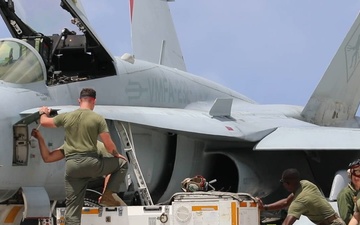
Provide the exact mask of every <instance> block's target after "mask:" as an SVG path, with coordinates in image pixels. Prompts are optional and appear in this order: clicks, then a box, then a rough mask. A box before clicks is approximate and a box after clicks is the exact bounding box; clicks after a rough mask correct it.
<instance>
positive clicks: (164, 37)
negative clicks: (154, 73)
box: [130, 0, 186, 71]
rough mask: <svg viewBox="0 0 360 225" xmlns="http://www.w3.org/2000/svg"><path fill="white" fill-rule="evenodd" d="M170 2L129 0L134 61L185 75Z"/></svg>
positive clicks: (163, 0) (162, 0)
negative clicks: (167, 68)
mask: <svg viewBox="0 0 360 225" xmlns="http://www.w3.org/2000/svg"><path fill="white" fill-rule="evenodd" d="M168 1H169V0H130V17H131V18H130V19H131V33H132V37H131V39H132V47H133V53H134V55H135V58H138V59H142V60H146V61H149V62H153V63H158V64H161V65H165V66H169V67H173V68H177V69H179V70H183V71H186V67H185V62H184V59H183V55H182V52H181V49H180V44H179V41H178V38H177V35H176V31H175V27H174V24H173V21H172V17H171V14H170V9H169V6H168Z"/></svg>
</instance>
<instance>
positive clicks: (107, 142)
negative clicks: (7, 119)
mask: <svg viewBox="0 0 360 225" xmlns="http://www.w3.org/2000/svg"><path fill="white" fill-rule="evenodd" d="M78 101H79V104H80V108H79V109H77V110H75V111H72V112H69V113H62V114H59V115H57V116H55V117H53V118H51V117H49V115H50V111H51V110H50V109H49V108H48V107H46V106H43V107H41V108H40V110H39V114H40V124H41V125H42V126H44V127H53V128H55V127H64V129H65V144H64V154H65V158H66V164H65V194H66V200H65V204H66V210H65V224H66V225H79V224H80V223H81V210H82V205H83V202H84V197H85V190H86V186H87V184H88V182H89V181H90V180H91V179H92V178H95V177H99V176H103V175H107V174H110V178H109V181H108V183H107V185H106V187H105V191H104V193H103V195H102V197H101V201H100V204H102V205H104V206H120V205H122V204H123V201H122V200H121V199H120V198H119V196H117V194H116V193H117V192H118V191H119V189H120V184H121V183H122V182H123V181H124V180H125V176H126V173H127V169H128V163H127V161H126V158H125V157H124V156H122V155H120V154H119V153H118V152H117V150H116V146H115V144H114V142H113V141H112V139H111V136H110V134H109V130H108V127H107V124H106V121H105V119H104V118H103V117H102V116H101V115H99V114H97V113H95V112H94V111H93V109H94V107H95V102H96V91H95V90H94V89H91V88H84V89H82V90H81V92H80V97H79V99H78ZM98 137H100V139H101V140H102V142H103V143H104V146H105V148H106V149H107V151H108V152H109V153H110V154H112V155H113V157H99V154H98V150H97V146H96V145H97V139H98Z"/></svg>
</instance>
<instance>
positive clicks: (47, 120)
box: [39, 106, 56, 127]
mask: <svg viewBox="0 0 360 225" xmlns="http://www.w3.org/2000/svg"><path fill="white" fill-rule="evenodd" d="M50 111H51V110H50V109H49V108H48V107H46V106H43V107H41V108H40V109H39V114H40V124H41V126H43V127H56V125H55V123H54V118H51V117H49V116H50Z"/></svg>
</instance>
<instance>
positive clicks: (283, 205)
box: [259, 193, 296, 220]
mask: <svg viewBox="0 0 360 225" xmlns="http://www.w3.org/2000/svg"><path fill="white" fill-rule="evenodd" d="M293 199H294V194H293V193H291V194H290V195H289V196H288V197H287V198H284V199H281V200H279V201H277V202H274V203H271V204H265V205H264V204H263V203H262V201H261V202H260V204H259V208H260V209H263V210H279V209H283V208H286V207H288V206H289V205H290V204H291V202H292V201H293ZM294 218H295V217H294ZM295 220H296V218H295Z"/></svg>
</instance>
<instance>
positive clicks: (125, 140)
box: [115, 121, 154, 205]
mask: <svg viewBox="0 0 360 225" xmlns="http://www.w3.org/2000/svg"><path fill="white" fill-rule="evenodd" d="M126 125H127V126H125V125H124V123H122V122H119V121H115V128H116V131H117V133H118V135H119V137H120V140H121V146H122V149H123V151H124V152H125V153H126V156H127V158H128V160H129V163H130V165H132V169H133V172H134V175H135V177H136V181H137V186H138V192H139V195H140V199H141V203H142V205H153V204H154V203H153V201H152V199H151V196H150V192H149V189H148V187H147V185H146V182H145V179H144V176H143V174H142V172H141V169H140V166H139V162H138V160H137V158H136V154H135V146H134V140H133V136H132V132H131V126H130V123H127V124H126Z"/></svg>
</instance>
